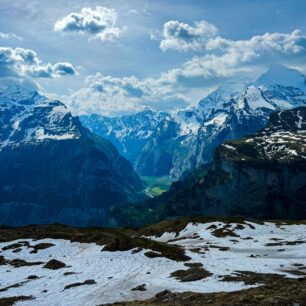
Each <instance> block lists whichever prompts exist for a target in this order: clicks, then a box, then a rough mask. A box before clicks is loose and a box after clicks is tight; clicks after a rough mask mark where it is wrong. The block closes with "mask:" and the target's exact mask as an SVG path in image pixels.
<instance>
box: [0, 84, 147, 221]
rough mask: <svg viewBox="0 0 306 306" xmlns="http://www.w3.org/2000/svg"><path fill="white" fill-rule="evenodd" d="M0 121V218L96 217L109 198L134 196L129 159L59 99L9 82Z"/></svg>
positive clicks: (137, 186) (0, 97)
mask: <svg viewBox="0 0 306 306" xmlns="http://www.w3.org/2000/svg"><path fill="white" fill-rule="evenodd" d="M0 125H1V129H0V173H1V176H0V224H10V225H22V224H29V223H54V222H61V223H65V224H71V225H87V224H91V225H92V224H103V223H104V222H105V218H106V214H105V211H107V209H108V207H109V206H111V205H114V204H116V203H119V202H123V201H134V200H139V199H140V198H142V196H141V190H142V189H143V185H142V182H141V180H140V178H139V177H138V175H137V174H136V173H135V172H134V171H133V168H132V166H131V165H130V163H129V162H128V161H127V160H126V159H125V158H123V157H122V156H121V155H120V154H119V153H118V151H117V150H116V148H115V147H114V146H113V145H112V144H111V143H110V142H109V141H107V140H105V139H103V138H101V137H98V136H96V135H94V134H92V133H91V132H90V131H89V130H87V129H86V128H84V127H83V126H82V124H81V123H80V121H79V119H78V118H77V117H73V116H72V115H71V113H70V112H69V111H68V110H67V108H66V106H65V105H64V104H63V103H61V102H60V101H56V100H51V99H48V98H46V97H44V96H42V95H40V94H39V93H38V92H37V91H35V90H29V89H26V88H22V87H19V86H10V87H9V88H7V89H6V90H5V91H3V92H1V93H0Z"/></svg>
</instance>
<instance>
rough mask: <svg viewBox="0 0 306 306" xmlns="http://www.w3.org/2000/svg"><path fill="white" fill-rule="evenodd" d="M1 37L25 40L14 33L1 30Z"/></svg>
mask: <svg viewBox="0 0 306 306" xmlns="http://www.w3.org/2000/svg"><path fill="white" fill-rule="evenodd" d="M0 39H15V40H20V41H21V40H23V38H22V37H20V36H18V35H16V34H14V33H4V32H0Z"/></svg>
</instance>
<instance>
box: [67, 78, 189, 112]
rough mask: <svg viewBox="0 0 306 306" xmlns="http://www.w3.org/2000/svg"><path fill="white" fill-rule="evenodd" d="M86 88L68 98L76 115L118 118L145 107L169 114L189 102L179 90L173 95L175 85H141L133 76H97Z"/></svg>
mask: <svg viewBox="0 0 306 306" xmlns="http://www.w3.org/2000/svg"><path fill="white" fill-rule="evenodd" d="M86 85H87V86H86V87H84V88H82V89H80V90H78V91H76V92H73V93H72V94H71V95H70V96H69V97H66V98H65V102H66V103H67V104H68V105H69V106H70V108H71V109H73V110H74V111H75V113H77V114H84V113H87V114H90V113H101V114H104V115H116V114H117V115H118V114H126V113H132V112H135V111H140V110H143V109H144V108H146V107H152V108H154V109H158V110H163V111H170V110H173V109H179V108H183V107H186V106H187V105H188V102H189V101H188V99H187V98H186V97H185V96H184V94H183V92H181V90H180V89H179V88H178V89H177V90H176V91H173V88H172V84H166V83H164V84H163V81H162V80H161V79H152V78H147V79H144V80H142V81H141V80H139V79H137V78H136V77H134V76H131V77H124V78H115V77H111V76H103V75H102V74H101V73H97V74H96V75H92V76H89V77H87V79H86ZM169 85H170V86H169Z"/></svg>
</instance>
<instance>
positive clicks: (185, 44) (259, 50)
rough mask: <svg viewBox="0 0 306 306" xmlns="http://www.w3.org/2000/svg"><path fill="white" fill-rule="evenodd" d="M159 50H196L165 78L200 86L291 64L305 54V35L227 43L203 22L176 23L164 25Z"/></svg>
mask: <svg viewBox="0 0 306 306" xmlns="http://www.w3.org/2000/svg"><path fill="white" fill-rule="evenodd" d="M160 48H161V49H162V50H163V51H168V50H170V49H171V50H176V51H198V52H200V53H202V55H198V56H195V57H193V58H192V59H190V60H189V61H187V62H186V63H184V64H183V65H182V66H181V67H179V68H176V69H172V70H170V71H168V72H167V73H165V74H164V77H165V78H167V79H169V80H172V81H173V82H179V83H184V84H185V85H186V86H191V87H192V86H193V87H197V86H203V84H204V82H206V83H208V84H211V83H213V82H215V81H216V80H218V79H219V80H220V79H224V78H228V77H233V76H235V75H239V74H244V73H250V72H252V71H254V67H255V69H256V68H258V67H263V66H267V65H269V64H271V63H282V64H289V65H290V64H294V63H296V62H297V61H300V62H301V60H302V58H303V57H305V55H306V36H305V35H303V34H302V32H301V31H300V30H294V31H292V32H291V33H265V34H263V35H256V36H253V37H251V38H250V39H246V40H230V39H226V38H224V37H222V36H220V35H218V31H217V28H216V27H215V26H214V25H212V24H209V23H208V22H206V21H200V22H197V23H195V24H194V26H190V25H188V24H185V23H180V22H178V21H169V22H166V23H165V24H164V30H163V35H162V37H161V42H160Z"/></svg>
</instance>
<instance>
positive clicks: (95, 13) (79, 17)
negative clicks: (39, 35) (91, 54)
mask: <svg viewBox="0 0 306 306" xmlns="http://www.w3.org/2000/svg"><path fill="white" fill-rule="evenodd" d="M117 19H118V14H117V12H116V11H115V10H114V9H108V8H106V7H102V6H96V8H95V9H92V8H86V7H84V8H82V10H81V12H80V13H70V14H69V15H67V16H65V17H64V18H63V19H61V20H58V21H57V22H56V23H55V25H54V30H55V31H57V32H62V33H81V34H87V35H89V39H98V40H102V41H112V40H115V39H117V38H118V37H119V36H120V33H121V29H119V28H118V27H116V23H117Z"/></svg>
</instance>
